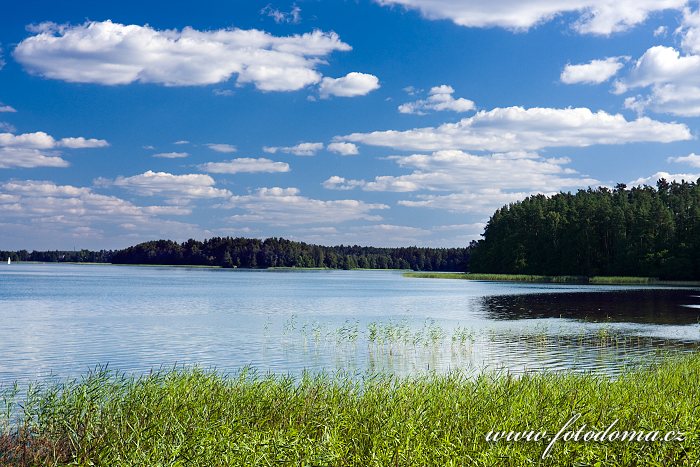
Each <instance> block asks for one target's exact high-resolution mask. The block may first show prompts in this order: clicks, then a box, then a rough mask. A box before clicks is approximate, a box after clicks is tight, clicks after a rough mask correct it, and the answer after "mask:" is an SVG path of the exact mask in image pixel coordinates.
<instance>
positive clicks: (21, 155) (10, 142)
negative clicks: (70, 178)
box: [0, 131, 109, 169]
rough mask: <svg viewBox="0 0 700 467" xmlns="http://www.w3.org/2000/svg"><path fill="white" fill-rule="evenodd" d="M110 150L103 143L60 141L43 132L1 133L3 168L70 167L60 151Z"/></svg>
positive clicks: (0, 148)
mask: <svg viewBox="0 0 700 467" xmlns="http://www.w3.org/2000/svg"><path fill="white" fill-rule="evenodd" d="M105 146H109V143H107V141H105V140H102V139H92V138H90V139H86V138H83V137H82V136H81V137H77V138H61V139H55V138H54V137H53V136H51V135H49V134H48V133H45V132H43V131H37V132H34V133H22V134H19V135H16V134H13V133H0V168H3V169H7V168H12V167H20V168H34V167H68V166H69V164H68V162H67V161H66V160H64V159H63V158H62V157H61V156H62V154H61V152H59V151H58V149H60V148H68V149H85V148H102V147H105Z"/></svg>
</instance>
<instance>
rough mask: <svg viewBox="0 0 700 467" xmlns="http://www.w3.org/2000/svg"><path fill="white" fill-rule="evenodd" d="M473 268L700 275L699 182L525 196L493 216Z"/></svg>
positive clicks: (518, 271) (475, 250)
mask: <svg viewBox="0 0 700 467" xmlns="http://www.w3.org/2000/svg"><path fill="white" fill-rule="evenodd" d="M470 268H471V271H472V272H489V273H507V274H546V275H582V276H596V275H607V276H650V277H659V278H661V279H696V280H697V279H700V180H698V182H695V183H693V182H682V183H676V182H674V183H668V182H667V181H666V180H663V179H662V180H659V182H658V183H657V186H656V188H654V187H650V186H641V187H636V188H632V189H627V187H626V186H625V185H623V184H619V185H617V186H616V187H615V189H613V190H610V189H608V188H598V189H590V188H589V189H588V190H579V191H578V193H576V194H571V193H559V194H557V195H554V196H551V197H546V196H544V195H537V196H530V197H528V198H526V199H525V200H523V201H521V202H517V203H513V204H510V205H508V206H505V207H503V208H501V209H499V210H497V211H496V212H495V213H494V214H493V216H492V217H491V219H490V220H489V221H488V223H487V225H486V229H485V231H484V238H483V239H482V240H480V241H479V242H476V244H473V245H472V255H471V264H470Z"/></svg>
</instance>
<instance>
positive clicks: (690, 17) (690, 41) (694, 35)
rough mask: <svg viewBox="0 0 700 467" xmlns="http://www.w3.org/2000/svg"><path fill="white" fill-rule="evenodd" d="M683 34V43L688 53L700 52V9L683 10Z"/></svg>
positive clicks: (681, 29) (681, 30)
mask: <svg viewBox="0 0 700 467" xmlns="http://www.w3.org/2000/svg"><path fill="white" fill-rule="evenodd" d="M679 32H681V33H682V34H683V40H682V42H681V45H682V46H683V50H685V51H686V52H688V53H694V54H697V53H700V9H697V10H691V9H690V8H685V9H684V10H683V21H682V23H681V27H680V31H679Z"/></svg>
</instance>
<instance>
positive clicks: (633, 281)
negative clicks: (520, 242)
mask: <svg viewBox="0 0 700 467" xmlns="http://www.w3.org/2000/svg"><path fill="white" fill-rule="evenodd" d="M403 275H404V277H415V278H423V279H466V280H475V281H511V282H542V283H569V284H598V285H682V286H700V282H697V281H662V280H658V279H655V278H653V277H635V276H592V277H586V276H542V275H533V274H482V273H442V272H407V273H404V274H403Z"/></svg>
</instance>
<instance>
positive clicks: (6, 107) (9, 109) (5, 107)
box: [0, 102, 17, 113]
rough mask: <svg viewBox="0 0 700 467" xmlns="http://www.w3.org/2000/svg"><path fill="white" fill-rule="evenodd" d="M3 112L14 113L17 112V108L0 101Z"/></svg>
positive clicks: (0, 111)
mask: <svg viewBox="0 0 700 467" xmlns="http://www.w3.org/2000/svg"><path fill="white" fill-rule="evenodd" d="M3 112H11V113H14V112H17V110H15V108H14V107H12V106H10V105H6V104H3V103H2V102H0V113H3Z"/></svg>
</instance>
